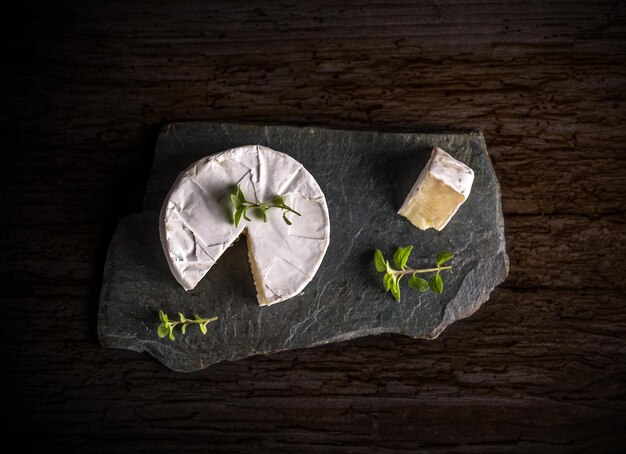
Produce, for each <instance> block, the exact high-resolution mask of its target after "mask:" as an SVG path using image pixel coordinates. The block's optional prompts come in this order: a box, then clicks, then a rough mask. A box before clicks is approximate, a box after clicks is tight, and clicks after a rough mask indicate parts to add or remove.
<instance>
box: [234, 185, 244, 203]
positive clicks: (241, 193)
mask: <svg viewBox="0 0 626 454" xmlns="http://www.w3.org/2000/svg"><path fill="white" fill-rule="evenodd" d="M235 194H236V195H237V199H239V202H240V203H241V204H242V205H243V204H244V203H246V198H245V197H244V195H243V192H242V191H241V187H239V185H237V190H236V192H235Z"/></svg>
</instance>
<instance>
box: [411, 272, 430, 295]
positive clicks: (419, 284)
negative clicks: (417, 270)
mask: <svg viewBox="0 0 626 454" xmlns="http://www.w3.org/2000/svg"><path fill="white" fill-rule="evenodd" d="M409 287H411V288H414V289H415V290H418V291H420V292H427V291H428V289H429V287H428V281H426V279H422V278H421V277H417V276H416V275H413V276H411V279H409Z"/></svg>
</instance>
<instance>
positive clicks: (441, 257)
mask: <svg viewBox="0 0 626 454" xmlns="http://www.w3.org/2000/svg"><path fill="white" fill-rule="evenodd" d="M452 257H454V254H453V253H452V252H450V251H442V252H440V253H439V254H437V266H441V265H443V264H444V263H446V262H447V261H448V260H450V259H451V258H452Z"/></svg>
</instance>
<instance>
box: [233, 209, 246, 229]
mask: <svg viewBox="0 0 626 454" xmlns="http://www.w3.org/2000/svg"><path fill="white" fill-rule="evenodd" d="M243 211H244V210H243V209H242V208H238V209H237V211H235V227H238V226H239V222H241V215H242V214H243Z"/></svg>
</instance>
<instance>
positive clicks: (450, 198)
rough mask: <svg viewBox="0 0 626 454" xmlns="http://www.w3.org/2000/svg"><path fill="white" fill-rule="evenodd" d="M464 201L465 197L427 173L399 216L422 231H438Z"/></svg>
mask: <svg viewBox="0 0 626 454" xmlns="http://www.w3.org/2000/svg"><path fill="white" fill-rule="evenodd" d="M464 201H465V196H463V195H462V194H459V193H458V192H457V191H455V190H454V189H452V188H451V187H450V186H448V185H447V184H445V183H444V182H442V181H441V180H439V179H437V178H435V177H434V176H433V175H432V174H431V173H430V172H429V173H428V174H427V175H426V178H425V179H424V181H423V183H422V185H421V186H420V187H419V189H418V190H417V191H416V192H415V193H413V194H412V197H411V198H410V199H409V200H407V201H406V202H405V203H404V205H403V207H402V209H401V210H400V214H401V215H402V216H404V217H406V218H407V219H408V220H409V221H411V223H412V224H413V225H414V226H416V227H418V228H420V229H422V230H425V229H428V228H431V227H432V228H434V229H436V230H439V231H440V230H442V229H443V228H444V227H445V226H446V225H447V224H448V222H449V221H450V219H451V218H452V216H454V214H455V213H456V211H457V210H458V209H459V206H461V204H462V203H463V202H464Z"/></svg>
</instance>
